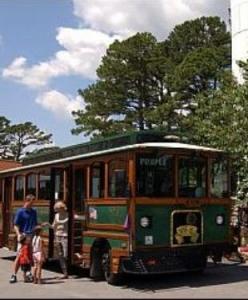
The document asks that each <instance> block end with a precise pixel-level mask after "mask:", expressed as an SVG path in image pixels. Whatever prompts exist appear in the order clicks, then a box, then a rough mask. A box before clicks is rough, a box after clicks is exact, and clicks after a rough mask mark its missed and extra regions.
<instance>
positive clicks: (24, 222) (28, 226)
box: [10, 194, 37, 283]
mask: <svg viewBox="0 0 248 300" xmlns="http://www.w3.org/2000/svg"><path fill="white" fill-rule="evenodd" d="M34 199H35V197H34V196H33V195H31V194H30V195H27V196H26V198H25V202H24V205H23V207H22V208H20V209H18V210H17V212H16V215H15V218H14V230H15V232H16V235H17V241H18V242H19V240H20V237H21V235H23V234H25V236H26V237H27V240H28V241H29V242H30V245H31V241H32V233H33V229H34V227H35V226H36V225H37V212H36V210H35V209H34V208H32V205H33V201H34ZM19 249H20V243H18V247H17V253H18V251H19ZM18 269H19V259H18V255H17V256H16V259H15V262H14V274H13V275H12V276H11V278H10V283H15V282H16V281H17V277H16V274H17V272H18ZM30 275H31V274H30Z"/></svg>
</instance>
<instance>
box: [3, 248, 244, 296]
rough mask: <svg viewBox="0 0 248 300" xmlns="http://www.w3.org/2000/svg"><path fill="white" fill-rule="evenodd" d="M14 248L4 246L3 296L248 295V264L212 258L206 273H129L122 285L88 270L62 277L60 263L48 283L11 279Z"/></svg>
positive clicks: (48, 273)
mask: <svg viewBox="0 0 248 300" xmlns="http://www.w3.org/2000/svg"><path fill="white" fill-rule="evenodd" d="M13 254H14V253H13V252H9V251H7V250H5V249H0V298H19V299H21V298H25V299H27V298H50V299H51V298H105V299H106V298H107V299H111V298H119V299H123V298H132V299H135V298H142V299H145V298H154V299H155V298H184V299H186V298H194V299H199V298H215V299H216V298H248V264H247V263H245V264H238V263H235V262H228V261H223V262H222V263H221V264H219V265H217V266H215V265H214V264H212V263H211V262H209V263H208V268H207V269H206V271H205V273H204V274H202V275H193V274H188V273H185V274H173V275H163V276H161V275H160V276H142V277H141V276H128V277H127V278H126V279H125V283H124V284H123V286H121V287H114V286H111V285H108V284H107V283H106V282H104V281H101V282H94V281H92V280H91V279H89V278H88V277H87V274H86V273H85V272H76V274H75V275H72V276H70V278H69V279H68V280H59V279H57V278H56V277H58V276H59V275H60V274H59V273H58V269H57V267H56V264H51V263H50V264H49V265H48V266H46V268H45V269H44V271H43V278H44V284H42V285H34V284H32V283H24V282H23V279H22V274H21V272H20V271H19V273H18V282H17V283H15V284H10V283H9V278H10V275H11V268H12V264H13Z"/></svg>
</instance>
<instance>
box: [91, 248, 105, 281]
mask: <svg viewBox="0 0 248 300" xmlns="http://www.w3.org/2000/svg"><path fill="white" fill-rule="evenodd" d="M89 275H90V278H92V279H94V280H96V281H99V280H104V274H103V270H102V255H101V253H100V249H99V248H98V247H95V248H93V249H92V253H91V264H90V270H89Z"/></svg>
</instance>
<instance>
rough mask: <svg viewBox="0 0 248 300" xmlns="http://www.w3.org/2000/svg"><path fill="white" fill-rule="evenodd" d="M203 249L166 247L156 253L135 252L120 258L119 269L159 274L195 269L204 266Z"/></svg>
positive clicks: (204, 254)
mask: <svg viewBox="0 0 248 300" xmlns="http://www.w3.org/2000/svg"><path fill="white" fill-rule="evenodd" d="M206 262H207V251H206V250H205V249H200V248H199V249H192V248H191V249H188V248H185V249H178V248H177V249H167V250H164V251H160V252H156V253H153V254H151V253H146V252H137V253H135V254H133V255H132V256H131V257H128V258H122V260H121V270H122V272H124V273H133V274H161V273H174V272H185V271H197V270H202V269H204V268H205V267H206Z"/></svg>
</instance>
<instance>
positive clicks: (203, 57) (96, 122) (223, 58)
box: [72, 17, 230, 137]
mask: <svg viewBox="0 0 248 300" xmlns="http://www.w3.org/2000/svg"><path fill="white" fill-rule="evenodd" d="M227 65H230V34H229V33H228V32H227V31H226V25H225V23H224V22H222V21H221V20H220V19H219V18H218V17H202V18H199V19H196V20H193V21H187V22H185V23H183V24H181V25H178V26H176V27H175V28H174V30H173V31H172V32H171V34H170V35H169V37H168V39H167V40H165V41H164V42H158V41H157V40H156V38H155V37H154V36H153V35H152V34H150V33H146V32H145V33H137V34H136V35H134V36H132V37H130V38H128V39H126V40H124V41H122V42H120V41H115V42H114V43H113V44H112V45H110V46H109V48H108V49H107V52H106V55H105V56H104V57H103V58H102V62H101V64H100V66H99V67H98V69H97V75H98V80H97V81H96V82H95V83H93V84H91V85H90V86H89V87H87V88H86V89H84V90H79V94H80V95H81V96H82V98H83V99H84V101H85V108H84V110H80V111H76V112H73V116H74V118H75V123H76V128H74V129H72V133H73V134H80V133H81V132H84V134H86V135H91V136H93V137H97V136H103V137H106V136H110V135H113V134H117V133H121V132H127V131H132V130H133V131H136V130H144V129H154V128H160V129H163V130H169V131H170V130H172V129H175V128H176V129H181V130H183V129H182V125H183V122H184V115H183V114H179V113H178V112H182V111H185V109H187V111H188V113H192V112H193V111H194V107H195V106H196V105H197V103H196V97H195V96H196V95H197V94H198V93H202V92H205V91H206V92H207V91H208V90H209V89H216V88H217V82H219V81H221V80H222V77H223V74H224V73H225V68H226V66H227Z"/></svg>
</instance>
